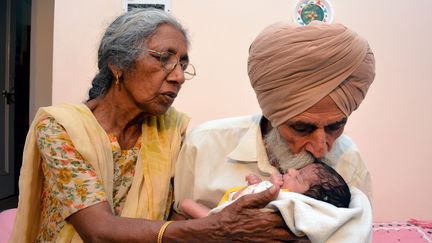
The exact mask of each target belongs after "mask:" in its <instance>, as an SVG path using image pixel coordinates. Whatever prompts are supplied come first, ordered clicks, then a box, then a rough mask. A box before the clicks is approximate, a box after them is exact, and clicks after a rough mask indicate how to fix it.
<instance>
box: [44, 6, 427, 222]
mask: <svg viewBox="0 0 432 243" xmlns="http://www.w3.org/2000/svg"><path fill="white" fill-rule="evenodd" d="M36 2H37V1H36ZM269 2H271V4H269ZM55 3H56V4H55V25H54V29H55V31H54V54H53V56H54V61H53V80H54V83H53V93H52V97H53V98H52V101H53V103H58V102H63V101H68V102H81V101H83V100H84V99H85V98H86V95H87V89H88V87H90V81H91V79H92V77H93V75H94V74H95V72H96V49H97V44H98V43H97V41H98V39H99V38H100V34H101V33H102V31H103V29H104V27H105V26H106V25H107V24H108V23H109V22H110V21H111V20H112V17H113V16H115V15H116V14H118V13H120V10H121V0H109V1H108V0H93V1H86V0H75V1H67V0H57V1H55ZM332 3H333V6H334V9H335V21H336V22H341V23H344V24H345V25H347V26H349V27H351V28H352V29H354V30H355V31H357V32H358V33H360V34H361V35H362V36H364V37H365V38H367V39H368V40H369V42H370V45H371V47H372V49H373V50H374V52H375V57H376V61H377V63H376V64H377V76H376V79H375V82H374V84H372V86H371V89H370V92H369V93H368V95H367V97H366V100H365V101H364V102H363V104H362V106H361V107H360V108H359V110H358V111H356V112H355V113H354V114H353V115H352V116H351V117H350V119H349V124H348V125H347V128H346V133H347V134H349V135H350V136H351V137H352V138H354V140H355V141H356V143H357V144H358V146H359V148H360V150H361V152H362V155H363V158H364V160H365V161H366V162H367V164H368V167H369V169H370V171H371V173H372V176H373V187H374V192H375V193H374V210H375V215H374V218H375V220H406V219H408V218H411V217H413V218H424V219H431V218H432V210H431V209H430V202H431V201H432V193H431V190H430V185H432V177H431V176H430V174H431V171H432V163H431V161H430V158H429V156H428V154H427V153H428V152H429V150H430V149H432V126H430V124H432V112H431V109H430V108H429V107H431V105H432V95H429V91H430V90H432V84H431V81H432V80H431V78H430V77H429V70H431V69H432V59H431V54H432V47H431V43H432V32H431V27H430V26H432V15H430V14H429V10H430V9H432V1H430V0H412V1H402V0H396V1H395V0H393V1H390V0H381V1H373V0H363V1H346V0H333V1H332ZM294 5H295V2H294V1H293V0H284V1H282V0H272V1H263V0H261V1H260V0H236V1H232V0H219V1H214V0H207V1H202V0H173V2H172V13H173V14H174V15H175V16H176V17H177V18H178V19H179V20H180V21H181V22H182V23H183V24H184V25H185V26H186V27H187V28H188V29H189V30H190V34H191V41H192V49H191V51H190V56H191V62H192V63H193V64H194V65H195V66H196V68H197V72H198V76H197V77H196V78H194V79H193V80H191V81H188V82H187V83H186V84H185V85H184V87H183V89H182V92H181V95H180V97H178V98H177V101H176V102H175V104H174V105H175V106H176V107H177V108H178V109H180V110H182V111H185V112H187V113H189V114H190V116H191V117H192V121H191V127H194V126H196V125H197V124H199V123H201V122H203V121H206V120H209V119H215V118H220V117H228V116H236V115H244V114H249V113H254V112H257V111H259V107H258V105H257V102H256V99H255V95H254V93H253V91H252V89H251V88H250V85H249V81H248V77H247V72H246V60H247V51H248V48H249V44H250V43H251V41H252V40H253V38H254V37H255V36H256V35H257V34H258V33H259V32H260V31H261V29H262V28H263V27H264V26H266V25H268V24H271V23H273V22H275V21H279V20H282V19H289V20H290V19H291V18H292V12H293V8H294Z"/></svg>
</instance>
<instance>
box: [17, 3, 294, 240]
mask: <svg viewBox="0 0 432 243" xmlns="http://www.w3.org/2000/svg"><path fill="white" fill-rule="evenodd" d="M98 56H99V61H98V67H99V73H98V74H97V75H96V77H95V78H94V80H93V83H92V85H93V86H92V88H91V89H90V92H89V97H90V98H89V100H88V101H87V102H86V103H85V104H63V105H56V106H51V107H44V108H41V109H40V110H39V111H38V113H37V114H36V117H35V119H34V121H33V123H32V125H31V128H30V130H29V133H28V136H27V141H26V146H25V149H24V162H23V167H22V169H21V177H20V182H19V183H20V200H19V206H18V213H17V218H16V221H15V227H14V233H13V236H12V242H34V241H37V242H48V241H49V242H52V241H56V242H57V241H58V242H80V241H87V242H162V241H165V242H204V241H205V242H217V241H227V240H228V241H236V240H242V241H250V242H252V241H265V240H264V239H265V238H268V237H269V235H270V236H271V237H274V238H275V239H287V238H289V237H288V231H287V230H286V228H285V227H284V223H283V221H282V219H281V218H280V216H279V215H277V214H275V213H265V212H261V211H260V210H259V209H258V208H259V207H263V206H264V205H266V204H267V202H268V201H270V200H272V199H273V198H274V197H276V196H277V195H276V194H277V191H278V189H279V188H276V187H275V188H272V189H271V190H268V191H265V192H264V193H261V194H260V195H257V196H251V197H247V198H246V199H244V200H240V201H239V202H238V203H236V204H234V205H233V206H232V207H229V208H227V210H225V211H224V212H222V213H220V214H216V215H213V216H211V217H207V218H204V219H199V220H188V221H176V222H172V221H165V220H166V219H167V218H168V214H169V212H170V208H171V204H172V191H173V190H172V183H171V181H172V177H173V168H174V166H173V162H174V161H175V160H176V158H177V154H178V151H179V148H180V144H181V142H182V138H183V135H184V133H185V130H186V126H187V123H188V118H187V116H186V115H184V114H182V113H180V112H177V111H176V110H175V109H174V108H171V104H172V103H173V101H174V99H175V98H176V96H177V95H178V92H179V91H180V88H181V86H182V85H183V83H184V82H185V80H187V79H191V78H193V76H194V75H195V69H194V67H193V66H192V65H191V64H190V63H189V56H188V39H187V35H186V32H185V30H184V29H183V27H182V26H181V25H180V24H179V23H178V22H177V21H176V20H175V19H173V18H172V17H171V16H169V15H168V14H166V13H165V12H162V11H159V10H154V9H151V10H136V11H132V12H128V13H125V14H123V15H121V16H120V17H118V18H117V19H116V20H115V21H114V22H113V23H112V24H111V25H110V26H109V27H108V29H107V30H106V32H105V35H104V36H103V38H102V41H101V44H100V47H99V52H98ZM251 218H252V219H255V220H254V223H253V225H250V224H246V222H248V221H249V220H250V219H251ZM171 223H172V224H171ZM168 225H169V227H168ZM264 232H265V233H266V236H264Z"/></svg>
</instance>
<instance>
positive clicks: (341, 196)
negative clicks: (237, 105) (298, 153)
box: [180, 161, 351, 218]
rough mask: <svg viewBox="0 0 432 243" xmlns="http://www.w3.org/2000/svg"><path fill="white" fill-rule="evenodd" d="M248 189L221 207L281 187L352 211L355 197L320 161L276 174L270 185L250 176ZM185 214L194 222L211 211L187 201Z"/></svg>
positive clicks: (236, 192)
mask: <svg viewBox="0 0 432 243" xmlns="http://www.w3.org/2000/svg"><path fill="white" fill-rule="evenodd" d="M245 179H246V181H247V183H248V186H246V187H235V188H231V189H229V190H228V191H227V192H226V193H225V195H224V196H223V197H222V199H221V200H220V201H219V205H224V204H229V203H230V202H231V201H234V200H236V199H237V198H239V197H241V196H243V195H247V194H251V193H258V192H261V191H264V190H266V189H268V188H270V187H271V186H272V185H273V184H277V185H279V186H280V188H281V193H283V192H296V193H301V194H303V195H306V196H309V197H312V198H315V199H317V200H321V201H324V202H327V203H330V204H333V205H334V206H336V207H344V208H348V207H349V203H350V200H351V193H350V190H349V187H348V185H347V183H346V182H345V181H344V179H343V178H342V176H340V175H339V174H338V173H337V172H336V171H335V170H334V169H333V168H331V167H330V166H328V165H326V164H324V163H322V162H320V161H316V162H314V163H311V164H308V165H306V166H304V167H302V168H300V169H298V170H296V169H289V170H288V171H287V173H286V174H283V175H281V174H272V175H271V177H270V181H262V180H261V178H260V177H259V176H258V175H255V174H250V175H248V176H246V178H245ZM180 207H181V209H182V210H183V212H184V213H186V214H187V215H189V216H190V217H192V218H202V217H205V216H207V215H208V213H209V211H210V209H209V208H207V207H205V206H203V205H201V204H198V203H196V202H195V201H193V200H190V199H185V200H183V201H182V203H181V204H180Z"/></svg>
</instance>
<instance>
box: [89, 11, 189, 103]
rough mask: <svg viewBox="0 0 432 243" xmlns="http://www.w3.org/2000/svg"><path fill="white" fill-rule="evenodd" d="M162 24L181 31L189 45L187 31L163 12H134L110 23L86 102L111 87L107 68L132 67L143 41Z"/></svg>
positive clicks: (109, 71) (122, 68)
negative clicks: (110, 66) (97, 71)
mask: <svg viewBox="0 0 432 243" xmlns="http://www.w3.org/2000/svg"><path fill="white" fill-rule="evenodd" d="M162 24H169V25H171V26H174V27H175V28H177V29H178V30H179V31H180V32H182V33H183V35H184V36H185V39H186V42H187V45H188V46H189V40H188V37H187V32H186V30H185V29H184V28H183V26H182V25H181V24H180V23H179V22H178V21H177V20H176V19H175V18H174V17H172V16H171V15H169V14H168V13H166V12H165V11H162V10H158V9H153V8H150V9H135V10H132V11H130V12H126V13H124V14H122V15H120V16H119V17H118V18H117V19H116V20H114V22H112V23H111V24H110V26H109V27H108V28H107V30H106V31H105V34H104V36H103V37H102V40H101V43H100V46H99V50H98V68H99V73H98V74H96V76H95V77H94V78H93V81H92V87H91V88H90V90H89V99H88V100H92V99H94V98H96V97H98V96H100V95H102V94H104V93H105V92H106V91H107V90H108V88H109V87H110V86H111V85H112V83H113V80H114V75H113V74H112V72H111V70H110V68H109V66H108V65H109V64H110V65H112V66H115V67H117V68H119V69H120V70H128V69H130V68H132V67H133V65H134V61H135V60H136V59H137V57H138V56H139V55H140V54H141V52H142V50H143V47H145V46H144V45H145V41H146V40H148V39H149V38H150V37H151V36H152V35H153V34H154V33H155V32H156V30H157V28H158V27H159V26H160V25H162Z"/></svg>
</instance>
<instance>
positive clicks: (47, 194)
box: [36, 117, 141, 242]
mask: <svg viewBox="0 0 432 243" xmlns="http://www.w3.org/2000/svg"><path fill="white" fill-rule="evenodd" d="M36 136H37V138H36V139H37V145H38V148H39V151H40V153H41V157H42V158H43V161H42V165H41V166H42V171H43V174H44V181H43V189H42V194H41V202H42V211H41V228H40V230H39V234H38V237H37V242H52V241H55V239H56V238H57V234H58V233H59V232H60V230H61V229H62V228H63V227H64V226H65V224H66V221H65V219H66V218H67V217H69V216H70V215H71V214H73V213H75V212H77V211H79V210H80V209H83V208H86V207H89V206H91V205H94V204H96V203H99V202H103V201H106V198H105V193H106V192H105V191H104V188H103V185H102V182H101V181H100V179H99V178H98V177H97V176H96V173H95V170H94V169H93V167H92V165H91V164H90V163H89V161H85V160H84V159H83V158H82V156H81V155H80V154H79V153H78V151H77V150H76V149H75V147H74V145H73V144H72V141H71V139H70V137H69V135H68V134H67V132H66V130H65V129H64V128H63V126H61V125H60V124H59V123H58V122H57V121H55V119H54V118H51V117H48V118H46V119H43V120H42V121H40V122H39V124H38V125H37V127H36ZM108 137H109V138H110V141H111V148H112V154H113V159H114V183H113V204H114V205H113V206H114V213H115V215H120V212H121V211H122V208H123V205H124V203H125V200H126V196H127V193H128V191H129V188H130V187H131V185H132V179H133V176H134V173H135V164H136V161H137V158H138V152H139V149H140V147H141V144H140V141H141V139H138V140H137V143H136V144H135V146H134V147H133V148H131V149H128V150H121V148H120V145H119V143H118V142H117V138H116V137H115V136H114V135H111V134H108Z"/></svg>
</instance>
